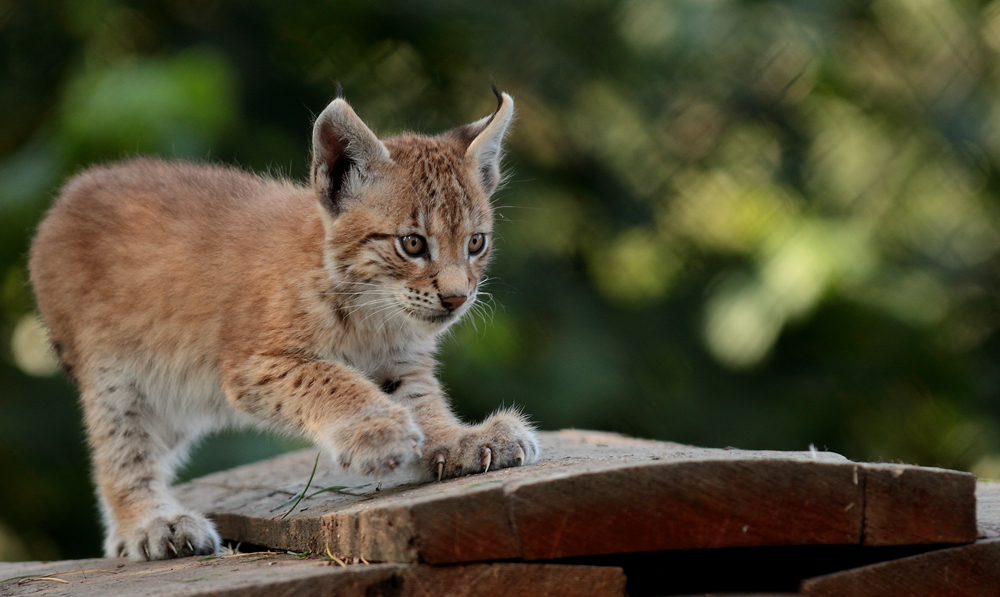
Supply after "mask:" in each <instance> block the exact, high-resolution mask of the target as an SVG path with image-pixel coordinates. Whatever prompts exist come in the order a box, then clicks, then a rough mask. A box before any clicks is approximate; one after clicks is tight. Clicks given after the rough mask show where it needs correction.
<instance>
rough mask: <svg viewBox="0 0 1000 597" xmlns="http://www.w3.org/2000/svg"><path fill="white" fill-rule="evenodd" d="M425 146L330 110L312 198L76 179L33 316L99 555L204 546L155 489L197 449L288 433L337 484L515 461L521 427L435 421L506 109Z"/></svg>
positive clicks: (164, 177)
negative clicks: (81, 447) (42, 332)
mask: <svg viewBox="0 0 1000 597" xmlns="http://www.w3.org/2000/svg"><path fill="white" fill-rule="evenodd" d="M494 91H495V92H496V94H497V99H498V107H497V109H496V111H495V112H494V113H493V114H492V115H490V116H487V117H486V118H483V119H481V120H478V121H476V122H474V123H472V124H469V125H466V126H463V127H460V128H457V129H454V130H452V131H450V132H447V133H445V134H443V135H440V136H437V137H423V136H415V135H405V136H400V137H393V138H389V139H385V140H381V141H380V140H379V139H378V138H377V137H376V136H375V134H374V133H372V131H371V130H369V128H368V127H367V126H365V124H364V123H363V122H362V121H361V119H360V118H358V116H357V115H356V114H355V113H354V111H353V110H352V109H351V107H350V106H349V105H348V104H347V102H346V101H344V100H343V99H342V98H340V97H339V93H338V98H337V99H335V100H334V101H333V102H332V103H331V104H330V105H329V106H327V108H326V109H325V110H324V111H323V112H322V113H321V114H320V115H319V118H317V119H316V123H315V126H314V129H313V138H312V150H313V163H312V176H311V186H309V187H304V186H300V185H297V184H294V183H291V182H288V181H285V180H274V179H270V178H262V177H259V176H255V175H252V174H247V173H245V172H241V171H239V170H235V169H231V168H225V167H220V166H209V165H196V164H188V163H180V162H165V161H160V160H152V159H139V160H133V161H130V162H126V163H122V164H117V165H113V166H109V167H104V168H94V169H90V170H88V171H86V172H83V173H82V174H79V175H77V176H76V177H74V178H73V179H72V180H70V181H69V183H68V184H67V185H66V187H65V188H64V189H63V191H62V194H61V196H60V197H59V198H58V200H57V201H56V203H55V205H54V207H52V209H51V210H50V211H49V213H48V215H47V216H46V217H45V219H44V220H43V221H42V223H41V225H40V226H39V229H38V235H37V237H36V238H35V241H34V244H33V245H32V247H31V256H30V270H31V282H32V284H33V285H34V288H35V293H36V296H37V299H38V307H39V309H40V311H41V314H42V317H43V319H44V320H45V322H46V324H47V325H48V327H49V329H50V331H51V335H52V342H53V345H54V346H55V348H56V351H57V353H58V354H59V356H60V359H61V361H62V363H63V364H64V366H65V369H66V371H67V372H68V374H69V375H70V377H72V378H73V379H74V380H75V381H76V383H77V384H78V385H79V388H80V392H81V401H82V403H83V411H84V416H85V422H86V427H87V433H88V438H89V444H90V448H91V450H92V453H93V464H94V476H95V480H96V483H97V493H98V497H99V501H100V504H101V508H102V512H103V515H104V521H105V527H106V540H105V543H104V551H105V554H106V555H107V556H109V557H115V556H122V555H124V556H128V557H129V558H132V559H133V560H146V559H162V558H170V557H176V556H185V555H191V554H207V553H212V552H214V551H215V550H216V549H218V547H219V536H218V534H217V533H216V531H215V529H214V527H213V526H212V523H211V522H209V521H208V520H207V519H206V518H205V517H204V516H202V515H201V514H199V513H197V512H193V511H191V510H188V509H186V508H184V507H182V506H181V505H180V504H179V503H178V501H177V500H176V499H175V498H174V496H173V495H172V494H171V491H170V484H171V482H172V478H173V474H174V472H175V470H176V469H177V467H178V465H179V464H180V463H181V462H183V461H184V458H185V456H186V454H187V452H188V450H189V448H190V447H191V445H192V443H193V442H195V441H196V440H197V439H198V438H199V437H201V436H203V435H204V434H205V433H208V432H210V431H212V430H213V429H218V428H221V427H232V426H254V427H263V428H270V429H276V430H279V431H283V432H292V433H298V434H303V435H305V436H308V437H310V438H312V439H313V440H314V441H315V442H316V443H317V444H319V445H320V446H322V447H323V448H324V449H325V450H326V451H327V453H329V454H330V455H331V456H332V457H333V458H334V459H335V461H336V462H338V463H340V464H341V465H343V466H344V467H346V468H348V469H349V470H351V471H354V472H358V473H363V474H371V475H381V474H387V473H389V472H391V471H393V470H395V469H397V468H400V467H416V468H417V469H418V470H419V471H420V474H421V475H422V477H423V478H424V479H425V480H431V479H440V478H442V477H455V476H459V475H465V474H469V473H478V472H483V471H487V470H491V469H497V468H503V467H510V466H519V465H521V464H526V463H531V462H533V461H534V460H535V459H536V457H537V455H538V444H537V441H536V439H535V435H534V433H533V430H532V427H531V425H530V424H529V423H528V421H527V420H526V419H525V418H524V417H523V416H521V415H520V414H519V413H517V412H514V411H511V410H507V411H500V412H497V413H496V414H494V415H493V416H491V417H489V418H488V419H487V420H486V421H484V422H483V423H481V424H479V425H466V424H463V423H462V422H461V421H459V420H458V419H457V418H456V417H455V415H454V414H453V413H452V411H451V409H450V407H449V405H448V401H447V398H446V397H445V395H444V393H443V391H442V389H441V385H440V384H439V383H438V381H437V379H436V378H435V376H434V367H435V361H434V354H435V350H436V339H437V337H438V336H439V335H440V334H441V332H443V331H444V330H445V329H447V328H448V326H450V325H451V324H453V323H455V322H456V321H457V320H458V319H460V318H461V317H462V316H463V315H464V314H465V313H466V312H468V310H469V307H470V305H471V304H472V303H473V301H475V299H476V294H477V290H478V285H479V282H480V278H481V276H482V274H483V269H484V268H485V267H486V264H487V262H488V261H489V258H490V253H491V249H492V244H493V234H492V233H493V214H492V209H491V204H490V202H489V196H490V193H492V192H493V191H494V190H495V189H496V187H497V183H498V182H499V179H500V173H499V159H500V153H501V142H502V141H503V137H504V133H505V132H506V130H507V126H508V125H509V124H510V121H511V116H512V115H513V112H514V103H513V100H512V99H511V98H510V96H509V95H507V94H501V93H499V92H497V91H496V89H495V88H494Z"/></svg>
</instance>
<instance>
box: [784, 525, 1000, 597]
mask: <svg viewBox="0 0 1000 597" xmlns="http://www.w3.org/2000/svg"><path fill="white" fill-rule="evenodd" d="M800 590H801V592H802V593H804V594H805V595H809V596H812V597H869V596H871V597H876V596H878V597H924V596H926V597H950V596H952V595H954V596H956V597H957V596H959V595H961V596H963V597H967V596H974V595H982V596H984V597H985V596H995V595H997V594H998V591H1000V540H997V539H990V540H983V541H979V542H977V543H974V544H972V545H963V546H961V547H951V548H947V549H939V550H936V551H931V552H927V553H924V554H920V555H916V556H911V557H908V558H900V559H898V560H891V561H888V562H882V563H880V564H873V565H871V566H863V567H860V568H855V569H852V570H846V571H844V572H837V573H834V574H829V575H826V576H820V577H817V578H812V579H809V580H806V581H804V582H803V583H802V587H801V589H800Z"/></svg>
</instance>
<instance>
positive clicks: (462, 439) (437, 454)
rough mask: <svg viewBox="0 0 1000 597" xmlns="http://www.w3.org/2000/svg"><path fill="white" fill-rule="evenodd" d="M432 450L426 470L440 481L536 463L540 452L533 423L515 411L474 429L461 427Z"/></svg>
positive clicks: (497, 415)
mask: <svg viewBox="0 0 1000 597" xmlns="http://www.w3.org/2000/svg"><path fill="white" fill-rule="evenodd" d="M436 439H439V443H438V444H437V445H432V446H430V447H429V448H428V450H427V454H426V456H425V457H424V459H423V465H424V470H425V471H426V472H427V473H429V474H430V475H431V476H432V477H434V478H437V479H438V480H439V481H440V480H441V479H443V478H450V477H460V476H462V475H468V474H472V473H485V472H488V471H492V470H496V469H501V468H509V467H513V466H521V465H523V464H533V463H534V462H535V461H536V460H538V455H539V453H540V451H539V447H538V439H537V438H536V437H535V431H534V428H533V427H532V425H531V423H529V422H528V420H527V419H526V418H525V417H524V415H522V414H521V413H519V412H517V411H514V410H505V411H500V412H498V413H496V414H494V415H493V416H491V417H490V418H488V419H486V421H484V422H483V423H482V424H481V425H477V426H475V427H472V428H465V427H457V428H455V429H454V430H453V434H452V437H450V438H436Z"/></svg>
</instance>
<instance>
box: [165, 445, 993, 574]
mask: <svg viewBox="0 0 1000 597" xmlns="http://www.w3.org/2000/svg"><path fill="white" fill-rule="evenodd" d="M540 439H541V442H542V446H543V451H542V458H541V459H540V462H539V463H537V464H536V465H533V466H527V467H521V468H516V469H504V470H500V471H491V472H490V473H487V474H483V475H471V476H468V477H463V478H460V479H452V480H448V481H445V482H442V483H431V484H426V485H411V484H407V482H406V481H405V479H400V478H397V479H385V480H383V481H382V483H381V486H380V487H379V488H378V489H379V490H378V491H376V487H377V486H376V485H374V484H373V482H372V481H371V480H370V479H366V478H363V477H353V476H348V475H344V474H343V473H340V472H339V470H338V469H337V467H334V466H328V465H326V464H325V463H323V461H322V460H321V461H320V462H321V466H320V468H319V470H317V473H316V479H315V480H314V482H313V488H314V489H315V488H321V487H327V486H348V487H353V488H354V489H347V490H343V491H340V492H328V493H323V494H320V495H317V496H316V497H313V498H308V499H305V500H303V501H302V503H301V504H300V506H299V508H298V509H297V511H295V512H294V513H291V514H290V515H288V516H287V517H286V518H284V519H282V518H281V516H282V513H283V510H281V509H277V510H275V507H276V506H279V505H280V504H281V503H282V502H285V501H286V500H287V499H288V498H289V497H291V496H292V495H294V494H295V493H296V492H298V491H301V490H302V488H303V485H304V483H305V480H306V479H307V478H308V476H309V471H310V469H311V468H312V464H313V460H314V457H315V452H314V451H303V452H298V453H294V454H289V455H285V456H281V457H279V458H277V459H274V460H271V461H267V462H262V463H257V464H253V465H249V466H246V467H240V468H238V469H234V470H231V471H225V472H222V473H217V474H214V475H209V476H207V477H203V478H201V479H196V480H194V481H192V482H190V483H188V484H185V485H183V486H181V487H179V488H178V493H179V496H180V498H181V501H182V502H183V503H185V504H187V505H190V506H191V507H193V508H195V509H198V510H200V511H207V512H208V513H209V514H210V515H211V516H212V517H213V518H214V519H215V521H216V523H217V524H218V526H219V529H220V532H221V534H222V535H223V537H225V538H227V539H230V540H234V541H243V542H245V543H250V544H254V545H266V546H269V547H273V548H279V549H293V550H296V551H301V550H305V549H308V550H311V551H313V552H319V551H322V550H324V549H325V548H326V546H327V545H329V546H330V549H331V550H333V551H334V553H336V554H337V555H338V556H342V557H355V556H361V557H364V558H366V559H367V560H369V561H384V562H418V561H422V562H428V563H442V564H443V563H455V562H472V561H487V560H496V559H513V558H525V559H548V558H554V557H563V556H568V555H585V554H607V553H618V552H623V551H640V550H665V549H693V548H706V547H738V546H747V545H821V544H858V543H861V541H862V536H863V534H862V532H863V528H864V527H863V525H864V517H865V516H866V513H876V515H879V516H882V519H883V522H882V523H880V524H879V525H878V526H877V528H878V529H884V530H880V531H879V532H881V533H882V536H883V539H881V540H882V541H891V535H892V533H898V534H900V535H901V536H906V537H910V538H912V537H917V538H924V537H928V536H932V533H933V536H934V537H947V538H948V539H949V540H955V539H956V537H959V538H960V537H965V536H966V535H967V533H968V528H967V527H969V526H970V525H969V521H970V520H972V519H971V518H970V516H969V515H968V514H967V513H959V514H956V515H950V514H949V515H948V516H942V517H941V518H942V520H944V522H943V523H940V524H938V523H937V522H935V523H934V524H933V525H930V526H928V524H927V522H926V521H923V520H919V519H918V518H916V517H915V513H917V510H918V509H917V508H916V507H915V506H914V504H915V503H916V502H915V499H913V498H911V499H910V502H909V503H910V504H911V507H910V508H909V509H908V510H907V509H905V508H901V507H899V503H900V499H897V495H896V494H897V492H899V491H902V490H904V489H906V488H907V487H909V485H910V484H915V485H917V486H919V487H923V488H924V489H923V490H921V491H923V493H920V492H919V491H916V490H914V491H913V492H911V493H912V495H914V496H915V495H920V496H922V497H921V499H922V500H924V501H923V502H921V503H922V506H921V507H922V508H924V511H926V512H937V513H942V512H950V511H949V508H951V507H955V505H956V504H957V507H958V508H966V509H969V508H971V504H972V501H971V499H969V498H970V496H971V489H969V487H967V484H966V483H965V482H964V481H961V480H960V481H959V482H952V481H954V479H953V478H952V475H960V476H961V475H963V474H962V473H952V472H950V471H940V470H936V469H920V468H919V467H906V472H905V474H902V475H899V476H898V477H892V473H891V472H889V473H887V475H888V476H889V477H890V478H889V479H888V480H886V481H885V482H883V481H878V482H877V483H876V485H875V487H876V488H879V489H878V491H874V492H871V493H870V494H866V493H865V485H866V471H867V470H869V468H868V467H867V465H859V464H854V463H851V462H850V461H848V460H847V459H845V458H844V457H842V456H840V455H837V454H832V453H828V452H751V451H742V450H719V449H708V448H694V447H690V446H684V445H680V444H673V443H668V442H655V441H647V440H637V439H632V438H626V437H623V436H619V435H615V434H609V433H598V432H587V431H561V432H550V433H542V434H541V435H540ZM873 470H874V471H875V472H874V474H875V475H880V474H881V472H882V469H880V468H879V467H878V466H875V467H874V469H873ZM966 476H968V475H966ZM937 478H941V479H944V480H946V481H947V480H949V479H950V480H952V481H949V482H945V483H942V484H941V487H942V488H943V489H940V490H936V491H934V490H931V489H927V488H928V487H931V486H932V485H933V483H932V481H933V480H934V479H937ZM921 484H922V485H921ZM932 489H933V488H932ZM962 492H966V493H965V494H963V493H962ZM966 494H968V495H966ZM902 503H906V500H902ZM935 525H936V526H935ZM928 528H929V529H930V530H927V529H928ZM956 528H957V529H958V530H956ZM971 528H973V531H974V525H972V527H971ZM963 533H964V534H963ZM876 536H877V534H876ZM882 544H887V543H882Z"/></svg>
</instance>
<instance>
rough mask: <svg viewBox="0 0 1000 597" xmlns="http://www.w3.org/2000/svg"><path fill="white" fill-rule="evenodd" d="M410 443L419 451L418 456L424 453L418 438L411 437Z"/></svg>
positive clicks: (414, 449)
mask: <svg viewBox="0 0 1000 597" xmlns="http://www.w3.org/2000/svg"><path fill="white" fill-rule="evenodd" d="M410 444H411V445H412V446H413V451H414V452H416V453H417V458H420V457H421V456H423V455H424V452H423V450H421V449H420V443H419V442H418V441H417V440H415V439H411V440H410Z"/></svg>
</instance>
